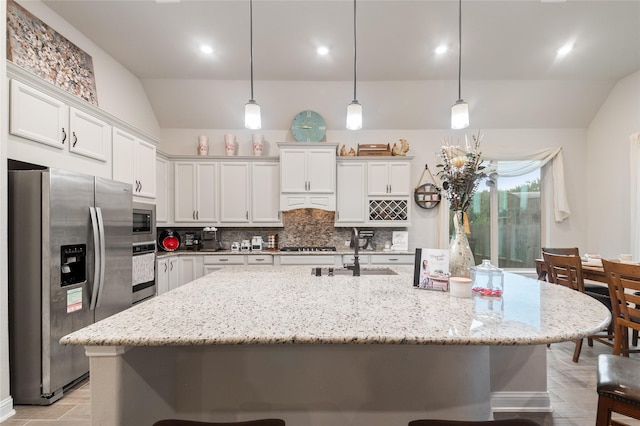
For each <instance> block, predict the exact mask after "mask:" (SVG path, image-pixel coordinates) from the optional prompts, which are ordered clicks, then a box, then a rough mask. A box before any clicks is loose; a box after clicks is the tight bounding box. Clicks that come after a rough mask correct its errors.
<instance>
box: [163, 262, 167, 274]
mask: <svg viewBox="0 0 640 426" xmlns="http://www.w3.org/2000/svg"><path fill="white" fill-rule="evenodd" d="M164 271H165V272H167V264H166V263H165V264H164Z"/></svg>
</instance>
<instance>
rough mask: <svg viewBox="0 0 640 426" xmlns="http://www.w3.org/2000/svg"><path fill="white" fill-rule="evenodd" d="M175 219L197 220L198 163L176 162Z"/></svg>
mask: <svg viewBox="0 0 640 426" xmlns="http://www.w3.org/2000/svg"><path fill="white" fill-rule="evenodd" d="M174 182H175V186H174V188H175V191H174V200H175V206H174V219H175V221H176V222H195V220H196V165H195V163H188V162H176V163H174Z"/></svg>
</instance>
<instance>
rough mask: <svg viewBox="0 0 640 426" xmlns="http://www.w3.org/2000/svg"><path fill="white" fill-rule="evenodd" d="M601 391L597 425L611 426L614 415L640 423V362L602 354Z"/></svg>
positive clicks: (600, 364) (599, 393) (599, 379)
mask: <svg viewBox="0 0 640 426" xmlns="http://www.w3.org/2000/svg"><path fill="white" fill-rule="evenodd" d="M597 390H598V415H597V417H596V426H609V424H611V423H612V422H611V414H612V413H619V414H623V415H625V416H629V417H633V418H634V419H638V420H640V361H638V360H635V359H630V358H625V357H621V356H617V355H608V354H602V355H599V356H598V384H597ZM615 424H620V423H617V422H615Z"/></svg>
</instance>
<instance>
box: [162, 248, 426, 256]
mask: <svg viewBox="0 0 640 426" xmlns="http://www.w3.org/2000/svg"><path fill="white" fill-rule="evenodd" d="M211 254H214V255H219V256H224V255H234V256H235V255H244V254H250V255H257V256H260V255H268V254H272V255H278V256H292V255H298V256H300V255H305V256H306V255H310V256H322V255H324V256H330V255H343V254H353V249H349V248H346V249H337V250H336V251H280V250H258V251H253V250H251V251H231V250H217V251H212V250H176V251H160V250H159V251H158V252H157V257H159V258H162V257H167V256H176V255H211ZM359 254H360V256H365V255H369V254H388V255H394V254H398V255H399V254H411V255H413V254H415V251H410V250H406V251H397V250H390V251H384V250H360V253H359Z"/></svg>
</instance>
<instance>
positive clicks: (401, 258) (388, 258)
mask: <svg viewBox="0 0 640 426" xmlns="http://www.w3.org/2000/svg"><path fill="white" fill-rule="evenodd" d="M371 264H372V265H413V255H412V254H372V255H371Z"/></svg>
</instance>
